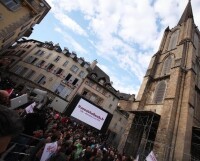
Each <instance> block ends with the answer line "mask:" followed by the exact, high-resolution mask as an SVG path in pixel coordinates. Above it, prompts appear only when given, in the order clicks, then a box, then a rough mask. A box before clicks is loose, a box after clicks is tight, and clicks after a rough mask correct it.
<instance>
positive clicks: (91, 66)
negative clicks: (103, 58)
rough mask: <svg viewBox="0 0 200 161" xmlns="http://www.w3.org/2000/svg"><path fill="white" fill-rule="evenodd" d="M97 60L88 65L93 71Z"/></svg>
mask: <svg viewBox="0 0 200 161" xmlns="http://www.w3.org/2000/svg"><path fill="white" fill-rule="evenodd" d="M97 63H98V62H97V60H96V59H95V60H93V62H92V63H91V64H90V68H91V69H92V70H93V69H94V67H95V66H96V65H97Z"/></svg>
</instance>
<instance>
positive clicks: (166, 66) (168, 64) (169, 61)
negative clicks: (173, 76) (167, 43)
mask: <svg viewBox="0 0 200 161" xmlns="http://www.w3.org/2000/svg"><path fill="white" fill-rule="evenodd" d="M171 64H172V56H171V55H170V56H168V57H167V59H165V61H164V63H163V68H162V75H166V74H169V73H170V69H171Z"/></svg>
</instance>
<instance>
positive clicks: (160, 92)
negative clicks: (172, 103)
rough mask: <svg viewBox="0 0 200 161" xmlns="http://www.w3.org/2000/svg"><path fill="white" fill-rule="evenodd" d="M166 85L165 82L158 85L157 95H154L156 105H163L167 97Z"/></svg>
mask: <svg viewBox="0 0 200 161" xmlns="http://www.w3.org/2000/svg"><path fill="white" fill-rule="evenodd" d="M165 89H166V83H165V81H161V82H159V83H158V85H157V88H156V91H155V95H154V103H162V102H163V99H164V95H165Z"/></svg>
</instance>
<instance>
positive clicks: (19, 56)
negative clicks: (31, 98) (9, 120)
mask: <svg viewBox="0 0 200 161" xmlns="http://www.w3.org/2000/svg"><path fill="white" fill-rule="evenodd" d="M1 57H2V59H9V60H10V65H9V66H8V67H7V69H8V70H9V73H8V74H10V76H11V77H12V79H13V80H17V81H16V86H24V87H26V88H28V89H30V88H40V89H43V90H47V91H48V93H49V94H50V96H51V97H52V98H54V97H56V96H58V97H60V98H62V99H64V100H66V101H68V102H69V101H71V99H72V98H73V96H74V95H75V94H76V92H77V89H78V88H79V86H80V85H81V83H82V81H83V80H84V78H85V77H86V76H87V74H88V71H87V68H89V66H90V63H88V62H86V61H85V60H84V59H83V58H78V57H77V55H76V53H75V52H72V53H70V52H69V50H68V49H67V48H65V49H64V50H62V49H61V48H60V46H59V44H55V45H54V44H53V43H52V42H45V43H42V42H39V41H36V40H24V41H20V42H18V43H17V44H16V45H15V46H12V47H11V48H9V49H7V50H6V51H4V52H3V53H2V54H1ZM26 88H24V89H26Z"/></svg>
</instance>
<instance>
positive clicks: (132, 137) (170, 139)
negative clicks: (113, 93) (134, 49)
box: [120, 1, 200, 161]
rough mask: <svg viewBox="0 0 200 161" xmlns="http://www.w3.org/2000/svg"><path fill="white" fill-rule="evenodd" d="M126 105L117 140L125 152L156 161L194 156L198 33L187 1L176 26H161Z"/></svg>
mask: <svg viewBox="0 0 200 161" xmlns="http://www.w3.org/2000/svg"><path fill="white" fill-rule="evenodd" d="M130 108H131V113H132V115H131V117H130V118H129V126H127V131H126V133H125V134H124V138H123V139H122V140H121V145H120V146H121V147H123V148H124V152H125V153H127V154H129V155H132V156H134V157H136V156H137V155H138V154H139V155H140V158H141V160H142V158H143V159H144V158H145V157H146V156H147V155H148V153H149V152H150V151H152V150H153V152H154V153H155V155H156V157H157V160H159V161H161V160H163V161H164V160H165V161H188V160H192V159H200V154H198V152H200V146H198V144H199V145H200V32H199V30H198V28H197V26H196V25H195V23H194V19H193V12H192V6H191V2H190V1H189V2H188V4H187V6H186V8H185V10H184V12H183V14H182V16H181V18H180V20H179V22H178V24H177V26H175V27H174V28H172V29H170V28H169V27H167V28H166V30H165V32H164V35H163V38H162V41H161V44H160V47H159V50H158V52H157V53H156V54H155V55H154V56H153V57H152V59H151V61H150V64H149V67H148V69H147V72H146V75H145V77H144V79H143V82H142V85H141V87H140V90H139V93H138V95H137V97H136V101H135V102H134V103H133V104H132V105H131V107H130ZM198 147H199V148H198Z"/></svg>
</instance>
